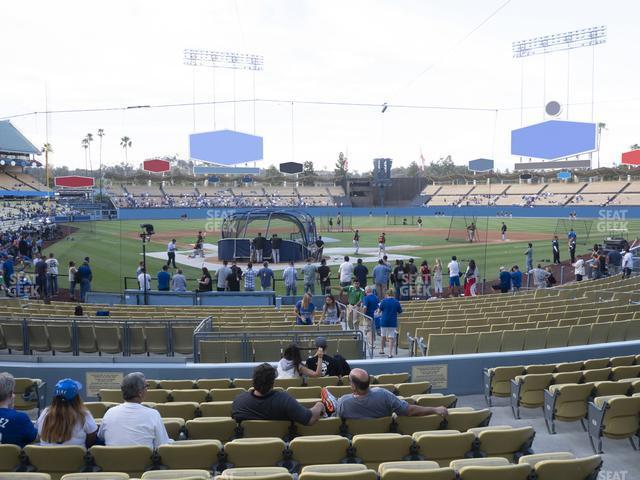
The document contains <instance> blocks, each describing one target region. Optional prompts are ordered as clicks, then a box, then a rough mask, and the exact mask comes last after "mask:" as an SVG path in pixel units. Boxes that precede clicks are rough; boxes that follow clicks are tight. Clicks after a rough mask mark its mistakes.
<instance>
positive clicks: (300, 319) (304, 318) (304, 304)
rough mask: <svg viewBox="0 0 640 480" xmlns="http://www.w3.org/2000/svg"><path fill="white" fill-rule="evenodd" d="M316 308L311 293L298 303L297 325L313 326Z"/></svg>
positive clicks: (296, 308) (306, 294)
mask: <svg viewBox="0 0 640 480" xmlns="http://www.w3.org/2000/svg"><path fill="white" fill-rule="evenodd" d="M315 311H316V306H315V305H314V303H313V297H312V296H311V294H310V293H305V294H304V295H303V296H302V298H301V299H300V300H298V302H297V303H296V307H295V312H296V325H313V313H314V312H315Z"/></svg>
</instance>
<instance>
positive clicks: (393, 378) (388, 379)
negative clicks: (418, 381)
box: [373, 373, 409, 384]
mask: <svg viewBox="0 0 640 480" xmlns="http://www.w3.org/2000/svg"><path fill="white" fill-rule="evenodd" d="M373 378H374V379H375V382H374V383H392V384H398V383H408V382H409V374H408V373H381V374H380V375H375V376H374V377H373Z"/></svg>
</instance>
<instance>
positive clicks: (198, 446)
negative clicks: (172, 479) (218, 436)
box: [158, 440, 222, 471]
mask: <svg viewBox="0 0 640 480" xmlns="http://www.w3.org/2000/svg"><path fill="white" fill-rule="evenodd" d="M221 450H222V443H220V442H219V441H218V440H198V441H197V442H188V441H183V442H176V443H169V444H166V445H160V446H159V447H158V455H160V463H161V464H162V465H166V466H167V467H169V469H171V470H176V469H181V468H195V469H203V470H208V471H212V470H213V468H214V465H215V464H216V463H217V461H218V453H219V452H220V451H221Z"/></svg>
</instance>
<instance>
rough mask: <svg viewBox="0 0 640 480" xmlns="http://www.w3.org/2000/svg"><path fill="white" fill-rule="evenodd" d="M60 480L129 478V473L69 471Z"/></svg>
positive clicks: (115, 479) (124, 479) (119, 479)
mask: <svg viewBox="0 0 640 480" xmlns="http://www.w3.org/2000/svg"><path fill="white" fill-rule="evenodd" d="M60 480H129V475H127V474H126V473H121V472H84V473H67V474H65V475H63V476H62V477H61V478H60Z"/></svg>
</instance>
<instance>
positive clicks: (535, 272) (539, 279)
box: [529, 264, 550, 288]
mask: <svg viewBox="0 0 640 480" xmlns="http://www.w3.org/2000/svg"><path fill="white" fill-rule="evenodd" d="M529 275H532V276H533V283H534V285H535V286H536V288H545V287H546V286H547V278H548V277H549V275H550V274H549V272H547V271H546V270H545V269H544V268H542V265H540V264H538V266H537V267H536V268H533V269H531V270H529Z"/></svg>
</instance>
